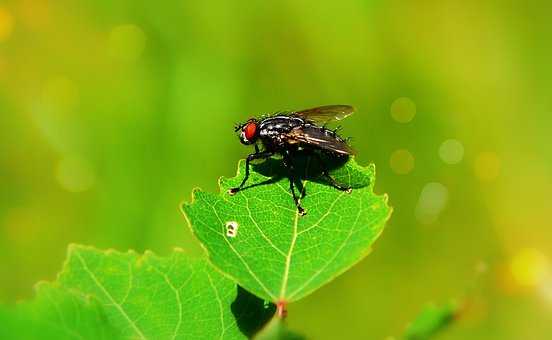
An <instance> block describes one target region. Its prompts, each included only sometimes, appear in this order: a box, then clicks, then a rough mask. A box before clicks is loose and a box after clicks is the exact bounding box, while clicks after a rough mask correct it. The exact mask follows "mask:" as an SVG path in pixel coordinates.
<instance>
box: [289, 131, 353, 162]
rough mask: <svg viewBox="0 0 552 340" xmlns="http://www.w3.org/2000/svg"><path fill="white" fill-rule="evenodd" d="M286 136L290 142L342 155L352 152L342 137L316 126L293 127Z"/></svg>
mask: <svg viewBox="0 0 552 340" xmlns="http://www.w3.org/2000/svg"><path fill="white" fill-rule="evenodd" d="M287 137H288V140H289V142H290V143H294V142H295V143H298V142H301V143H305V144H308V145H311V146H315V147H318V148H320V149H324V150H329V151H333V152H337V153H340V154H343V155H352V154H354V150H353V149H352V148H351V147H350V146H349V145H348V144H347V143H346V142H345V141H344V140H343V139H341V138H339V137H337V136H336V135H335V134H332V132H331V131H329V130H325V129H321V128H319V127H316V126H305V127H299V128H295V129H293V130H291V131H290V132H289V133H288V134H287Z"/></svg>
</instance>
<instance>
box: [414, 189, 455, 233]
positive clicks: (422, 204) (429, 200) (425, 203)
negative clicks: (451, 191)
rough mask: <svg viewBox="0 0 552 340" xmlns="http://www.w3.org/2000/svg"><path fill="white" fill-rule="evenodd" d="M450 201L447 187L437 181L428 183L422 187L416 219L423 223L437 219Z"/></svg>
mask: <svg viewBox="0 0 552 340" xmlns="http://www.w3.org/2000/svg"><path fill="white" fill-rule="evenodd" d="M447 201H448V190H447V188H446V187H445V186H444V185H443V184H441V183H437V182H432V183H428V184H426V185H425V186H424V188H423V189H422V192H421V194H420V198H419V199H418V204H417V206H416V219H417V220H418V221H419V222H420V223H423V224H431V223H434V222H435V221H437V218H438V217H439V214H440V213H441V211H443V209H444V208H445V206H446V204H447Z"/></svg>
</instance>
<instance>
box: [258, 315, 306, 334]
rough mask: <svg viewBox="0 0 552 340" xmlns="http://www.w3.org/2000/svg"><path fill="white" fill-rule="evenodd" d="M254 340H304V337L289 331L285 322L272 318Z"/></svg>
mask: <svg viewBox="0 0 552 340" xmlns="http://www.w3.org/2000/svg"><path fill="white" fill-rule="evenodd" d="M254 339H255V340H304V339H305V337H304V336H302V335H300V334H297V333H294V332H292V331H290V330H289V329H288V328H287V326H286V324H285V320H283V319H282V318H279V317H274V318H273V319H272V320H271V321H270V322H269V323H268V324H267V325H266V326H265V327H263V329H262V330H261V331H259V333H257V334H256V335H255V337H254Z"/></svg>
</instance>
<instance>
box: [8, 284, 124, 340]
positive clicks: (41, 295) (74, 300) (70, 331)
mask: <svg viewBox="0 0 552 340" xmlns="http://www.w3.org/2000/svg"><path fill="white" fill-rule="evenodd" d="M0 324H1V325H2V327H0V338H1V339H75V338H84V339H117V338H120V334H118V332H117V330H116V329H115V328H113V327H112V325H111V324H110V323H109V321H108V320H107V317H106V315H105V313H104V310H103V308H102V307H101V305H100V304H99V303H97V301H95V300H93V299H90V298H89V297H84V296H82V295H80V294H75V293H73V292H70V291H66V290H64V289H62V288H60V287H59V285H57V284H51V283H45V282H41V283H39V284H38V285H37V286H36V298H35V299H34V300H33V301H31V302H22V303H20V304H19V305H18V306H17V308H16V309H15V310H10V309H8V308H6V307H4V308H2V311H1V312H0Z"/></svg>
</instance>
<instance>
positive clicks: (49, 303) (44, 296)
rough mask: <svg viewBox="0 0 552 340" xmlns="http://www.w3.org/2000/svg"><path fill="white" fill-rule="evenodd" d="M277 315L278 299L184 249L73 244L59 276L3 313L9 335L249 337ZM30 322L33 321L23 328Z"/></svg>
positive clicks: (161, 337) (93, 337)
mask: <svg viewBox="0 0 552 340" xmlns="http://www.w3.org/2000/svg"><path fill="white" fill-rule="evenodd" d="M273 313H274V306H273V305H271V304H265V303H264V302H263V301H262V300H260V299H258V298H257V297H255V296H253V295H251V294H249V293H247V292H246V291H245V290H243V289H241V288H239V287H238V286H236V284H235V283H234V282H232V281H231V280H229V279H227V278H226V277H224V276H223V275H222V274H220V273H219V272H218V271H216V270H215V269H214V268H213V267H212V266H211V265H210V264H209V263H208V262H207V261H206V260H204V259H190V258H189V257H188V256H186V255H185V254H184V253H183V252H182V251H180V250H175V251H174V252H173V253H172V255H171V256H170V257H167V258H163V257H159V256H156V255H154V254H153V253H151V252H146V254H145V255H138V254H136V253H134V252H127V253H120V252H116V251H111V250H110V251H99V250H97V249H94V248H90V247H83V246H71V247H70V249H69V256H68V259H67V262H66V264H65V266H64V269H63V270H62V272H61V274H60V275H59V277H58V280H57V281H56V282H54V283H50V284H46V283H45V284H42V285H40V286H39V288H38V291H37V298H36V299H35V300H33V301H31V302H27V303H23V304H22V305H20V306H18V308H17V311H16V313H13V314H10V313H3V315H4V316H5V317H6V318H7V319H8V320H11V321H12V322H11V329H12V330H11V331H10V333H13V334H25V333H32V334H36V333H39V334H42V336H40V338H52V339H59V338H84V339H113V338H122V339H183V338H185V339H245V338H248V337H250V336H251V335H252V334H254V332H255V331H257V330H258V329H260V328H261V326H262V325H263V324H264V323H265V322H266V321H268V320H269V319H270V317H271V316H272V315H273ZM1 315H2V314H0V316H1ZM13 315H15V317H14V316H13ZM25 321H31V322H30V324H32V325H33V327H31V329H27V330H26V329H24V327H21V326H22V325H25V324H26V322H25ZM12 338H14V337H13V336H12ZM15 338H17V337H15ZM21 338H26V337H25V336H22V337H21ZM29 338H33V337H29Z"/></svg>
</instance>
